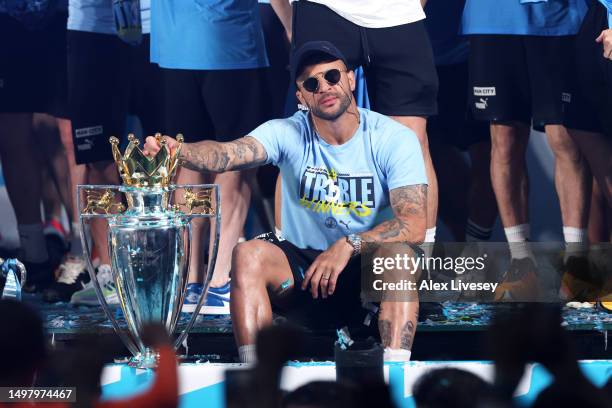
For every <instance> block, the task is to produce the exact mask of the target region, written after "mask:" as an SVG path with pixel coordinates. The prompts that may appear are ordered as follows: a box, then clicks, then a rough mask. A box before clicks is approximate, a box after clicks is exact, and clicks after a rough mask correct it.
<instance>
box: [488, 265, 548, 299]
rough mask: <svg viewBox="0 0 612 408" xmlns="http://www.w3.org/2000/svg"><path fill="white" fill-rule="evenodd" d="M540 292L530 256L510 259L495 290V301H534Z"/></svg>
mask: <svg viewBox="0 0 612 408" xmlns="http://www.w3.org/2000/svg"><path fill="white" fill-rule="evenodd" d="M539 293H540V288H539V283H538V280H537V276H536V266H535V263H534V262H533V260H532V259H531V258H522V259H512V260H511V261H510V267H509V268H508V270H507V271H506V272H505V273H504V275H503V277H502V280H501V282H500V284H499V285H498V286H497V289H496V290H495V300H496V301H515V302H535V301H537V298H538V295H539Z"/></svg>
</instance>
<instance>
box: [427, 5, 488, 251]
mask: <svg viewBox="0 0 612 408" xmlns="http://www.w3.org/2000/svg"><path fill="white" fill-rule="evenodd" d="M464 5H465V0H452V1H444V0H431V1H429V2H428V3H427V6H426V7H425V12H426V13H427V20H425V25H426V26H427V30H428V32H429V38H430V39H431V44H432V47H433V51H434V58H435V63H436V69H437V72H438V79H439V82H440V88H439V92H438V114H437V115H435V116H433V117H431V118H430V119H429V120H428V121H427V134H428V135H429V140H430V144H431V155H432V158H433V162H434V164H435V168H436V172H437V175H438V186H439V191H440V193H439V196H440V200H439V202H440V206H439V213H440V218H441V219H442V221H444V223H445V224H446V226H447V227H448V228H449V229H450V231H451V233H452V234H453V237H454V238H455V240H457V241H472V242H474V241H488V240H489V239H490V238H491V232H492V230H493V224H494V222H495V218H496V217H497V205H496V203H495V194H494V193H493V188H492V186H491V174H490V172H489V166H490V157H491V142H490V135H489V126H488V124H487V123H485V122H482V121H477V120H475V119H474V117H473V115H472V112H471V110H470V108H469V106H468V101H467V89H468V56H469V52H470V47H469V44H468V41H467V39H466V38H464V37H461V36H460V34H459V31H460V26H461V15H462V13H463V7H464ZM463 151H467V152H469V157H470V164H469V165H468V164H467V163H466V161H465V159H464V157H463V154H462V152H463Z"/></svg>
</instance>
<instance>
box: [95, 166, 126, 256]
mask: <svg viewBox="0 0 612 408" xmlns="http://www.w3.org/2000/svg"><path fill="white" fill-rule="evenodd" d="M87 174H88V178H89V180H88V183H90V184H103V185H104V184H107V185H108V184H119V175H118V173H117V167H116V165H115V163H113V162H97V163H91V164H88V165H87ZM91 229H92V231H91V238H92V240H93V243H94V247H95V249H96V253H97V255H98V257H99V258H100V265H110V257H109V253H108V241H107V229H108V228H107V223H106V220H103V219H95V220H93V222H92V224H91Z"/></svg>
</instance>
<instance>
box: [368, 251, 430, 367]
mask: <svg viewBox="0 0 612 408" xmlns="http://www.w3.org/2000/svg"><path fill="white" fill-rule="evenodd" d="M398 255H399V256H402V257H403V256H405V255H407V256H409V257H414V256H415V255H416V254H415V252H414V251H413V249H412V248H411V247H410V246H408V245H406V244H403V243H386V244H383V245H381V246H380V247H379V248H378V249H376V251H375V253H374V254H373V257H376V258H383V259H393V258H395V257H396V256H398ZM419 274H420V272H418V273H417V271H407V270H404V269H391V270H389V269H388V270H386V271H385V273H384V275H381V276H383V280H384V281H385V282H389V283H394V282H402V281H404V280H410V281H412V282H414V283H416V282H417V281H418V279H419ZM418 317H419V299H418V292H416V291H411V292H409V291H406V292H403V293H399V292H397V293H396V292H386V293H383V295H382V301H381V303H380V311H379V315H378V330H379V332H380V340H381V343H382V346H383V347H384V348H385V356H384V358H385V361H409V360H410V355H411V353H412V343H413V341H414V336H415V333H416V329H417V321H418Z"/></svg>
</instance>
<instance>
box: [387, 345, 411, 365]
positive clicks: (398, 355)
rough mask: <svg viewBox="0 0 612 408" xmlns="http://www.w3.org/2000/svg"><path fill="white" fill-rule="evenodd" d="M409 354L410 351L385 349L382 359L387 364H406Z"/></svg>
mask: <svg viewBox="0 0 612 408" xmlns="http://www.w3.org/2000/svg"><path fill="white" fill-rule="evenodd" d="M411 354H412V352H411V351H410V350H405V349H392V348H389V347H386V348H385V353H384V355H383V359H384V360H385V361H387V362H391V361H400V362H407V361H410V355H411Z"/></svg>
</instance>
